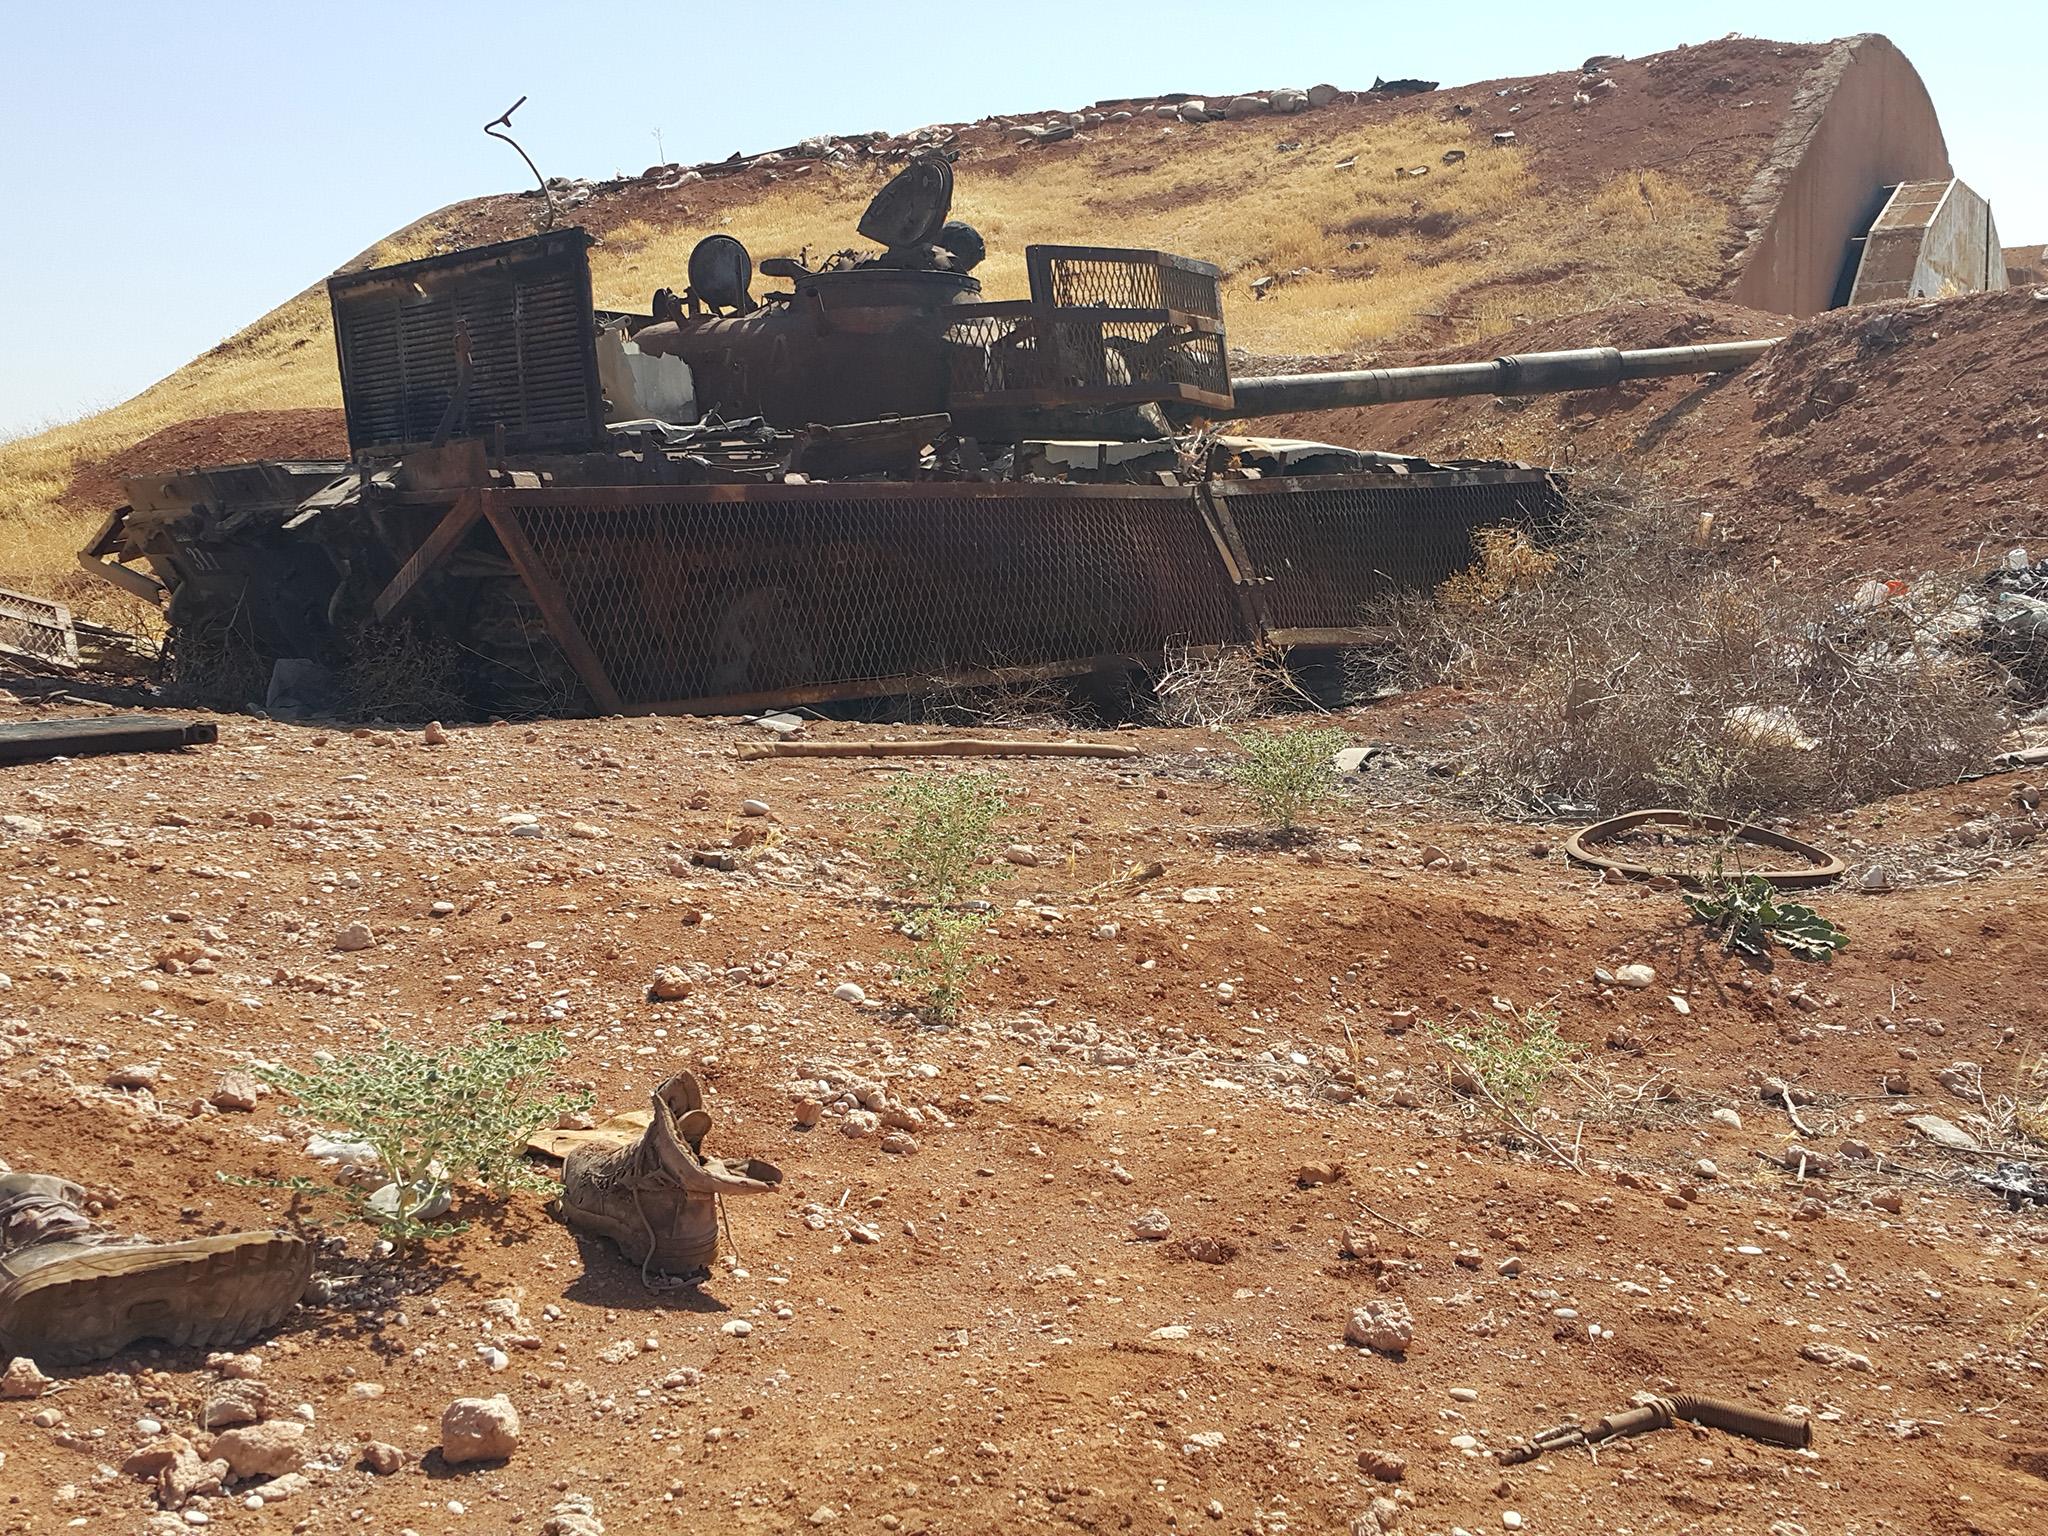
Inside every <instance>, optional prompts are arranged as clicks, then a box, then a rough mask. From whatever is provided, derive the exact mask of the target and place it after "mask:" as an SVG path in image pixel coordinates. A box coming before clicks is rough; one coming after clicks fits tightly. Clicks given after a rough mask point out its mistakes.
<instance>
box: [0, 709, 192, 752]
mask: <svg viewBox="0 0 2048 1536" xmlns="http://www.w3.org/2000/svg"><path fill="white" fill-rule="evenodd" d="M219 738H220V730H219V727H217V726H215V725H214V723H213V722H212V721H211V720H163V719H159V718H158V717H157V716H155V715H104V716H96V717H91V718H85V719H62V720H23V721H18V722H15V723H12V724H7V725H0V763H37V762H43V761H45V760H47V759H49V758H53V757H91V756H95V755H97V754H100V753H106V752H174V751H176V750H177V749H178V748H180V747H197V746H204V745H205V744H207V743H208V742H212V741H217V740H218V739H219Z"/></svg>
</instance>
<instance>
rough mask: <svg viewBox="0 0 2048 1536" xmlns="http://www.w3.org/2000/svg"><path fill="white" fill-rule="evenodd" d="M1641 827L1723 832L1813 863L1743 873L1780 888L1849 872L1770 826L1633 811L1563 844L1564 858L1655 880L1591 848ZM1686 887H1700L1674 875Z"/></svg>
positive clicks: (1687, 877)
mask: <svg viewBox="0 0 2048 1536" xmlns="http://www.w3.org/2000/svg"><path fill="white" fill-rule="evenodd" d="M1641 826H1674V827H1685V828H1689V829H1690V830H1692V831H1695V832H1720V833H1724V834H1726V835H1727V836H1728V837H1729V838H1730V839H1731V840H1732V841H1735V842H1739V843H1753V844H1755V845H1756V846H1758V847H1761V848H1775V849H1777V850H1778V851H1779V852H1780V853H1795V854H1798V855H1799V856H1800V857H1801V858H1803V859H1808V860H1810V861H1811V862H1810V863H1809V864H1807V865H1806V866H1805V867H1804V868H1801V869H1753V870H1743V871H1741V873H1743V874H1745V875H1754V876H1758V877H1760V878H1762V879H1765V880H1768V881H1770V882H1771V884H1773V885H1778V886H1802V885H1826V884H1827V883H1828V882H1829V881H1831V880H1839V879H1841V877H1842V876H1843V875H1844V874H1846V873H1847V872H1848V868H1849V866H1848V865H1846V864H1844V863H1843V862H1842V861H1841V860H1840V859H1838V858H1836V857H1835V856H1834V855H1833V854H1831V853H1826V852H1823V851H1822V850H1821V849H1819V848H1816V847H1814V846H1813V844H1811V843H1802V842H1801V841H1800V840H1799V839H1798V838H1796V837H1787V836H1786V835H1785V834H1784V833H1782V832H1773V831H1772V830H1771V829H1770V828H1768V827H1758V826H1752V825H1751V824H1750V823H1748V822H1745V821H1730V820H1729V819H1728V818H1727V817H1725V816H1702V815H1696V814H1695V813H1693V812H1691V811H1679V810H1671V809H1668V808H1666V809H1659V810H1649V811H1630V812H1629V813H1628V814H1627V815H1626V816H1610V817H1609V818H1608V819H1607V820H1605V821H1596V822H1595V823H1593V825H1592V826H1590V827H1583V828H1581V829H1580V830H1579V831H1577V832H1574V833H1573V834H1572V835H1571V836H1570V837H1568V838H1566V839H1565V841H1564V851H1565V853H1566V855H1567V856H1568V857H1570V858H1572V859H1574V860H1576V861H1577V862H1578V863H1580V864H1589V865H1591V866H1592V867H1593V868H1595V869H1611V870H1613V871H1614V872H1615V873H1616V874H1621V875H1629V876H1632V877H1634V878H1636V879H1648V878H1649V877H1650V876H1651V875H1655V874H1662V873H1665V871H1662V870H1653V869H1651V868H1649V867H1648V866H1646V865H1642V864H1628V863H1624V862H1623V861H1622V860H1620V859H1613V858H1609V857H1607V856H1606V855H1605V854H1600V853H1594V852H1592V851H1591V846H1592V845H1597V844H1600V843H1605V842H1609V841H1611V840H1612V839H1613V838H1615V837H1616V836H1618V835H1619V834H1621V833H1623V832H1630V831H1633V830H1635V828H1637V827H1641ZM1670 873H1671V874H1672V875H1673V877H1674V878H1675V879H1677V880H1678V882H1679V883H1680V884H1682V885H1693V886H1696V885H1698V884H1699V883H1700V882H1699V879H1698V877H1697V876H1694V875H1687V874H1680V873H1678V872H1677V871H1671V872H1670Z"/></svg>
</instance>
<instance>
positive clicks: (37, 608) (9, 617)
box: [0, 592, 78, 668]
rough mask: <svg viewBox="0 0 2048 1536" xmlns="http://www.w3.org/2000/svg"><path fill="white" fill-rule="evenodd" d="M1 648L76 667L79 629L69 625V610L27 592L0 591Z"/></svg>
mask: <svg viewBox="0 0 2048 1536" xmlns="http://www.w3.org/2000/svg"><path fill="white" fill-rule="evenodd" d="M0 651H11V652H13V653H15V654H16V655H20V656H29V657H33V658H34V659H36V660H37V661H41V662H46V663H48V664H49V665H51V666H53V667H66V668H69V667H75V666H77V665H78V632H77V631H76V630H75V629H73V628H72V627H71V610H70V609H69V608H66V607H65V606H64V605H63V604H62V603H53V602H51V601H50V600H49V599H47V598H42V597H31V596H29V595H28V594H27V593H26V592H0Z"/></svg>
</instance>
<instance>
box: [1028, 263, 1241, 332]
mask: <svg viewBox="0 0 2048 1536" xmlns="http://www.w3.org/2000/svg"><path fill="white" fill-rule="evenodd" d="M1024 262H1025V266H1026V268H1027V269H1028V271H1029V275H1030V279H1031V298H1032V302H1034V303H1037V304H1050V305H1054V306H1057V307H1060V308H1108V309H1173V310H1179V311H1180V312H1182V313H1183V314H1190V315H1201V316H1203V317H1204V318H1206V319H1210V320H1216V321H1221V320H1222V318H1223V292H1222V288H1221V286H1220V280H1221V278H1222V275H1223V274H1222V269H1221V268H1218V267H1215V266H1211V265H1210V264H1209V263H1208V262H1206V261H1194V260H1192V259H1190V258H1188V257H1186V256H1175V255H1172V254H1170V253H1169V252H1166V251H1139V250H1125V249H1121V248H1119V247H1116V246H1096V245H1032V246H1026V247H1025V250H1024Z"/></svg>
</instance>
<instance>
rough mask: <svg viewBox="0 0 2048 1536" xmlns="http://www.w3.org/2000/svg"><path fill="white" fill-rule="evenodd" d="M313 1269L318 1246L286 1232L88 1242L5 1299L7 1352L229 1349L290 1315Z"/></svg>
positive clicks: (1, 1350) (98, 1354) (41, 1358)
mask: <svg viewBox="0 0 2048 1536" xmlns="http://www.w3.org/2000/svg"><path fill="white" fill-rule="evenodd" d="M312 1273H313V1250H312V1248H311V1246H310V1245H308V1244H307V1243H306V1242H305V1241H304V1240H303V1239H300V1238H296V1237H291V1236H287V1235H284V1234H281V1233H271V1232H233V1233H227V1234H225V1235H223V1236H220V1237H201V1238H194V1239H192V1240H190V1241H188V1242H181V1243H164V1244H160V1245H157V1246H154V1247H135V1248H109V1249H104V1250H100V1251H97V1252H95V1251H92V1250H86V1251H84V1252H81V1253H77V1254H73V1255H70V1256H68V1257H66V1258H63V1259H60V1260H58V1261H57V1262H55V1263H53V1264H47V1265H44V1266H42V1267H41V1268H38V1269H35V1270H32V1271H31V1272H30V1273H28V1274H27V1275H25V1276H24V1277H23V1278H22V1279H21V1281H20V1282H19V1283H18V1284H17V1286H16V1288H15V1289H14V1290H13V1291H12V1292H11V1293H10V1294H9V1295H8V1296H7V1297H6V1298H5V1301H4V1302H0V1355H7V1356H13V1355H17V1354H20V1355H27V1356H29V1357H30V1358H31V1359H33V1360H35V1361H36V1362H37V1363H38V1364H41V1365H82V1364H84V1363H85V1362H87V1361H90V1360H104V1359H105V1358H106V1357H107V1356H109V1355H115V1354H119V1353H120V1352H121V1351H122V1350H124V1349H126V1348H128V1346H129V1345H131V1344H134V1343H136V1342H138V1341H139V1340H142V1339H158V1340H161V1341H162V1342H163V1343H165V1344H168V1345H170V1346H172V1347H173V1348H178V1349H187V1348H204V1349H221V1348H226V1347H228V1346H230V1345H235V1344H239V1343H241V1342H243V1341H244V1340H245V1339H247V1338H249V1337H250V1336H251V1335H253V1334H256V1333H260V1332H262V1331H263V1330H264V1329H266V1328H268V1327H270V1326H272V1325H273V1324H274V1323H276V1322H278V1321H279V1320H280V1319H281V1318H283V1316H284V1315H285V1314H286V1313H287V1312H289V1311H290V1310H291V1309H292V1306H293V1304H294V1303H296V1302H297V1301H298V1299H299V1297H300V1296H301V1295H302V1294H303V1293H304V1291H305V1289H306V1281H307V1280H308V1279H309V1278H310V1277H311V1275H312Z"/></svg>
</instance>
